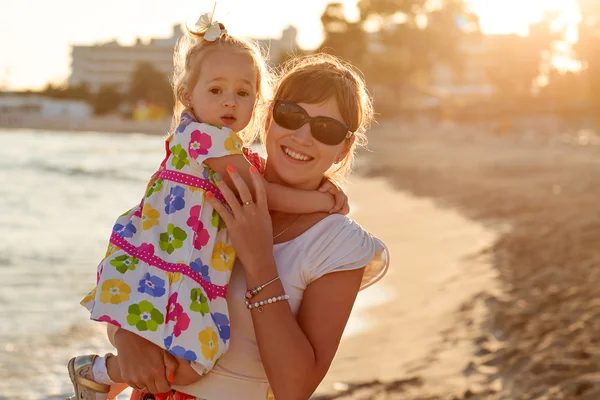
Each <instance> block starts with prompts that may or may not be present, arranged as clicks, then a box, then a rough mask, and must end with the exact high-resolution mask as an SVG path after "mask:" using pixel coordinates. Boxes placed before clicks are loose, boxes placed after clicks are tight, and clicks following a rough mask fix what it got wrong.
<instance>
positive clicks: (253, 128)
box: [169, 23, 270, 144]
mask: <svg viewBox="0 0 600 400" xmlns="http://www.w3.org/2000/svg"><path fill="white" fill-rule="evenodd" d="M219 26H220V28H221V30H222V31H223V33H222V34H221V35H220V36H219V37H218V38H217V39H215V40H214V41H209V40H206V39H205V38H204V33H205V30H204V29H198V30H193V29H190V28H187V29H186V32H185V34H184V35H183V36H182V37H181V38H180V39H179V40H178V41H177V45H176V46H175V52H174V55H173V67H174V72H173V78H172V85H173V94H174V96H175V106H174V107H173V120H172V121H171V130H170V134H169V135H172V134H173V132H174V131H175V129H177V126H178V125H179V121H180V116H181V112H182V111H183V110H184V109H185V108H186V104H185V100H184V98H183V95H184V92H185V91H186V90H187V91H189V92H191V91H192V90H193V88H194V86H195V85H196V83H197V82H198V77H199V76H200V72H201V70H202V61H203V59H204V57H205V56H206V54H207V53H209V52H210V51H212V50H214V49H218V48H223V47H225V46H229V47H232V48H235V49H241V50H244V51H247V52H248V54H249V55H250V57H252V60H253V61H254V66H255V67H256V97H257V103H256V107H254V111H253V113H252V119H251V120H250V123H249V124H248V126H247V127H246V128H245V129H244V130H243V131H242V132H238V134H239V135H240V137H241V138H242V140H243V141H244V142H245V143H246V144H248V143H251V142H253V141H254V140H255V139H256V136H257V132H258V131H259V129H260V128H262V126H263V125H262V121H263V119H264V117H263V116H262V114H263V110H264V109H265V104H266V101H267V99H268V98H269V88H270V74H269V70H268V69H267V66H266V63H265V58H264V57H263V54H262V52H261V49H260V47H259V46H258V45H257V44H256V43H255V42H253V41H251V40H247V39H240V38H236V37H233V36H231V35H229V34H227V33H226V31H225V26H224V25H223V24H221V23H219Z"/></svg>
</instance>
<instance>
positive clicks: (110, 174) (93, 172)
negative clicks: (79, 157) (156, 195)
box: [28, 162, 150, 182]
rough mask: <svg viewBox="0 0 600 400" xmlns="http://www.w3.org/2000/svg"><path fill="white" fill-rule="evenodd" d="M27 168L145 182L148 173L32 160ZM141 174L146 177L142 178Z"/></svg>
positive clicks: (87, 176) (54, 172)
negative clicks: (135, 173) (132, 172)
mask: <svg viewBox="0 0 600 400" xmlns="http://www.w3.org/2000/svg"><path fill="white" fill-rule="evenodd" d="M28 167H29V169H32V170H34V171H35V172H43V173H47V174H58V175H62V176H68V177H82V178H96V179H110V180H115V179H116V180H119V181H124V182H145V181H146V180H147V179H148V177H149V176H150V174H148V173H145V172H142V171H140V172H139V174H138V175H133V174H129V173H127V171H130V172H131V170H127V169H125V168H107V169H88V168H85V167H82V166H68V165H53V164H47V163H42V162H32V163H30V164H29V165H28ZM142 175H145V176H146V177H145V178H143V177H142Z"/></svg>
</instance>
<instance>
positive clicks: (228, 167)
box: [227, 164, 235, 172]
mask: <svg viewBox="0 0 600 400" xmlns="http://www.w3.org/2000/svg"><path fill="white" fill-rule="evenodd" d="M227 170H228V171H229V172H234V171H235V168H233V165H231V164H227Z"/></svg>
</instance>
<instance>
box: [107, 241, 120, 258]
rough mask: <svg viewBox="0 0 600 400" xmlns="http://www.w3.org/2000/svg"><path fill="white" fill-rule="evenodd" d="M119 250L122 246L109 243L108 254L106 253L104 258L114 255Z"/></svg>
mask: <svg viewBox="0 0 600 400" xmlns="http://www.w3.org/2000/svg"><path fill="white" fill-rule="evenodd" d="M117 250H121V248H120V247H118V246H115V245H114V244H112V243H109V244H108V247H107V248H106V254H104V258H108V257H109V256H111V255H113V254H114V253H115V252H116V251H117Z"/></svg>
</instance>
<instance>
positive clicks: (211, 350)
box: [198, 326, 219, 360]
mask: <svg viewBox="0 0 600 400" xmlns="http://www.w3.org/2000/svg"><path fill="white" fill-rule="evenodd" d="M198 340H200V344H201V345H202V347H201V349H202V355H203V356H204V358H206V359H207V360H212V359H214V358H215V356H216V355H217V352H218V351H219V337H218V336H217V332H215V330H214V329H213V328H211V327H210V326H209V327H208V328H206V329H204V330H203V331H200V333H199V334H198Z"/></svg>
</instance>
